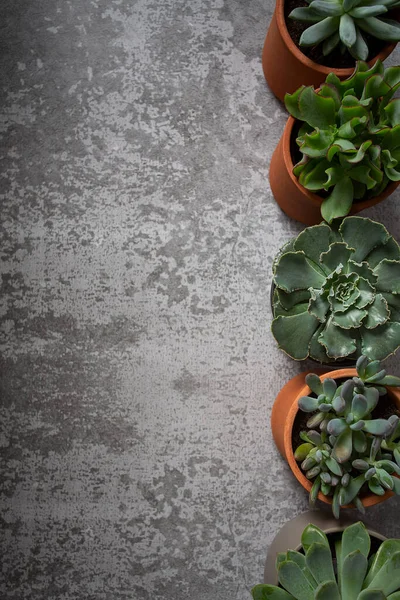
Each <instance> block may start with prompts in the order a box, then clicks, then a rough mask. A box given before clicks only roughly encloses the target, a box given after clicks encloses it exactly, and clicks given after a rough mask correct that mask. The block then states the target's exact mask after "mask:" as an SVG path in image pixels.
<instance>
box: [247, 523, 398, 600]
mask: <svg viewBox="0 0 400 600" xmlns="http://www.w3.org/2000/svg"><path fill="white" fill-rule="evenodd" d="M301 544H302V552H298V551H295V550H288V551H287V552H282V553H279V554H278V555H277V558H276V570H277V575H278V581H279V584H280V587H277V586H275V585H268V584H261V585H256V586H255V587H254V588H253V589H252V595H253V600H386V598H390V600H398V598H399V590H400V540H396V539H390V540H385V541H384V542H382V543H381V545H380V546H379V548H378V550H377V552H376V553H375V554H372V555H370V553H371V539H370V536H369V534H368V531H367V530H366V528H365V525H364V524H363V523H361V522H358V523H354V524H353V525H350V526H348V527H346V529H345V530H344V531H343V533H342V534H341V536H340V538H339V539H337V540H335V541H334V543H332V545H331V544H330V543H329V539H328V537H327V536H326V534H325V533H324V532H323V531H322V530H321V529H319V528H318V527H316V526H315V525H312V524H311V525H308V526H307V527H306V528H305V529H304V531H303V534H302V536H301ZM332 552H333V556H332Z"/></svg>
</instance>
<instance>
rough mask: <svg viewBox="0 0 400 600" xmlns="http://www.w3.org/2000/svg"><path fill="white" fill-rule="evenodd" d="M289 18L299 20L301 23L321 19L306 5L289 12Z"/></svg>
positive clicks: (316, 21)
mask: <svg viewBox="0 0 400 600" xmlns="http://www.w3.org/2000/svg"><path fill="white" fill-rule="evenodd" d="M289 19H293V20H294V21H301V22H303V23H318V22H319V21H320V20H321V17H320V16H319V15H318V14H317V13H316V12H315V11H314V10H312V9H311V8H309V7H308V6H306V7H300V8H295V9H294V10H292V12H291V13H290V14H289Z"/></svg>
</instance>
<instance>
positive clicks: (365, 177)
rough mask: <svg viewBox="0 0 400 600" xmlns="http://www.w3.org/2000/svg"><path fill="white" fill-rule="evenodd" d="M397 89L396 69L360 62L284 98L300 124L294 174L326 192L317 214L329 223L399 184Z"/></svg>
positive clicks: (317, 0)
mask: <svg viewBox="0 0 400 600" xmlns="http://www.w3.org/2000/svg"><path fill="white" fill-rule="evenodd" d="M314 2H315V3H316V4H318V3H320V4H325V2H323V0H314ZM314 2H313V3H314ZM313 3H312V4H313ZM326 4H328V3H327V2H326ZM329 4H330V5H331V3H329ZM399 31H400V25H399ZM399 86H400V67H388V68H387V69H385V68H384V66H383V64H382V63H381V62H380V61H378V62H376V63H375V65H374V66H373V67H372V68H371V69H369V68H368V65H367V64H366V63H365V62H358V63H357V67H356V69H355V71H354V73H353V75H352V76H351V77H350V78H349V79H347V80H346V81H340V80H339V79H338V77H337V76H336V75H334V74H333V73H331V74H329V75H328V77H327V78H326V82H325V83H323V84H322V85H321V87H320V89H318V90H314V88H313V87H311V86H308V87H305V86H302V87H300V88H299V89H298V90H296V92H294V93H293V94H291V95H290V94H287V95H286V96H285V105H286V108H287V110H288V111H289V113H290V114H291V115H292V116H293V117H294V118H295V119H297V120H298V121H299V122H301V123H302V126H301V128H300V130H299V132H298V135H297V138H296V143H297V145H298V147H299V150H300V153H301V160H299V161H298V162H297V164H296V165H295V166H294V169H293V173H294V175H295V176H296V177H297V178H298V180H299V183H300V185H302V186H303V187H304V188H306V189H307V190H310V191H312V192H316V193H319V194H325V196H322V204H321V214H322V217H323V218H324V219H325V221H327V222H328V223H331V222H332V220H333V219H335V218H337V217H343V216H345V215H347V214H348V213H349V212H350V210H351V208H352V205H353V202H355V201H357V200H367V199H369V198H373V197H375V196H378V195H379V194H380V193H381V192H383V191H384V190H385V188H386V187H387V186H388V184H389V182H390V181H395V182H398V181H399V180H400V99H398V98H393V95H394V93H395V92H396V90H397V89H398V88H399Z"/></svg>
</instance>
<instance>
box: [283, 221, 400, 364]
mask: <svg viewBox="0 0 400 600" xmlns="http://www.w3.org/2000/svg"><path fill="white" fill-rule="evenodd" d="M273 284H274V286H275V289H274V293H273V314H274V319H273V321H272V325H271V329H272V333H273V335H274V337H275V339H276V340H277V342H278V344H279V347H280V348H281V349H282V350H283V351H284V352H285V353H286V354H288V355H289V356H291V357H292V358H294V359H295V360H304V359H306V358H308V357H310V358H312V359H314V360H316V361H319V362H320V363H331V362H332V360H333V361H335V360H339V361H340V359H343V358H345V357H350V358H356V357H357V356H359V355H360V354H365V355H366V356H367V357H368V358H370V359H372V360H383V359H385V358H386V357H387V356H389V355H390V354H393V353H394V352H395V351H396V350H397V348H398V347H399V346H400V247H399V245H398V244H397V242H396V241H395V240H394V239H393V237H392V236H391V235H390V234H389V233H388V231H387V230H386V229H385V227H384V226H383V225H382V224H381V223H377V222H375V221H371V220H370V219H366V218H363V217H346V218H344V219H343V220H342V221H341V222H340V224H339V223H336V222H335V223H334V224H333V226H329V225H327V224H326V223H321V224H320V225H315V226H312V227H308V228H306V229H304V230H303V231H302V232H301V233H300V234H299V236H298V237H297V238H295V239H293V240H291V241H290V242H288V243H287V244H286V245H285V246H284V247H283V248H282V249H281V251H280V252H279V254H278V256H277V257H276V259H275V261H274V264H273Z"/></svg>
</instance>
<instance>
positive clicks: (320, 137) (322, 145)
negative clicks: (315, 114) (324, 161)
mask: <svg viewBox="0 0 400 600" xmlns="http://www.w3.org/2000/svg"><path fill="white" fill-rule="evenodd" d="M333 139H334V134H333V132H331V131H329V130H320V129H314V130H313V131H312V132H311V133H309V134H306V135H304V136H303V137H302V138H301V140H302V142H301V145H300V150H301V152H302V153H303V154H306V155H307V156H310V157H311V158H318V157H322V156H325V155H326V153H327V151H328V148H329V146H330V145H331V144H332V142H333ZM299 141H300V140H299Z"/></svg>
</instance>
